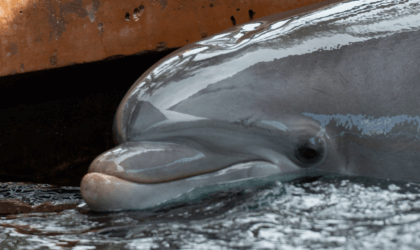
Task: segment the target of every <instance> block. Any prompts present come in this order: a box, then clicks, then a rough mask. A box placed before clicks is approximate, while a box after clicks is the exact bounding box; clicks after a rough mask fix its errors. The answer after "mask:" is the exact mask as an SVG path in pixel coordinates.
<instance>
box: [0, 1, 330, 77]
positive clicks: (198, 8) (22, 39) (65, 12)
mask: <svg viewBox="0 0 420 250" xmlns="http://www.w3.org/2000/svg"><path fill="white" fill-rule="evenodd" d="M322 1H323V0H0V43H1V47H0V76H4V75H9V74H16V73H23V72H28V71H35V70H43V69H48V68H53V67H62V66H66V65H71V64H74V63H84V62H91V61H98V60H101V59H104V58H107V57H111V56H115V55H131V54H135V53H138V52H141V51H147V50H163V49H166V48H176V47H181V46H183V45H185V44H188V43H191V42H194V41H197V40H199V39H201V38H203V37H206V36H209V35H212V34H215V33H217V32H219V31H222V30H224V29H226V28H229V27H232V26H233V25H234V24H240V23H243V22H246V21H249V20H250V19H252V18H254V19H255V18H259V17H263V16H267V15H271V14H274V13H278V12H282V11H286V10H290V9H295V8H298V7H302V6H305V5H308V4H313V3H317V2H322Z"/></svg>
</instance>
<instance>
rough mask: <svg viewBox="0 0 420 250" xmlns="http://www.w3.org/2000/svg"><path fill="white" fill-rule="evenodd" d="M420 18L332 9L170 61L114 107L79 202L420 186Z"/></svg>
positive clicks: (366, 8) (415, 6)
mask: <svg viewBox="0 0 420 250" xmlns="http://www.w3.org/2000/svg"><path fill="white" fill-rule="evenodd" d="M390 11H391V12H392V13H393V15H389V13H390ZM419 12H420V4H419V2H418V0H413V1H406V2H395V1H379V2H378V1H357V0H356V1H344V2H342V1H339V3H336V4H335V5H325V4H324V5H315V6H314V8H313V9H311V10H310V11H308V9H305V10H304V11H301V12H296V11H295V12H294V13H293V14H294V15H292V16H287V15H285V14H281V15H273V16H270V17H266V18H262V19H258V20H255V21H253V22H249V23H246V24H243V25H240V26H236V27H234V28H231V29H229V30H226V31H224V32H222V33H219V34H217V35H214V36H211V37H209V38H206V39H204V40H201V41H199V42H196V43H193V44H190V45H188V46H185V47H183V48H181V49H179V50H177V51H175V52H173V53H172V54H170V55H168V56H167V57H165V58H164V59H162V60H161V61H159V62H158V63H157V64H155V65H154V66H153V67H152V68H150V69H149V70H148V71H146V72H145V73H144V74H143V75H142V76H141V77H140V78H139V79H138V80H137V82H136V83H135V84H134V85H133V86H132V87H131V88H130V90H129V91H128V93H127V94H126V96H125V97H124V99H123V100H122V102H121V104H120V106H119V108H118V110H117V113H116V115H115V121H114V137H115V139H116V141H117V142H118V144H119V146H117V147H115V148H113V149H111V150H108V151H107V152H105V153H103V154H101V155H100V156H98V157H97V158H96V159H95V160H94V161H93V163H92V164H91V166H90V167H89V170H88V174H87V175H86V176H85V177H84V178H83V180H82V183H81V192H82V196H83V198H84V199H85V201H86V202H87V204H88V205H89V206H90V207H91V208H92V209H93V210H97V211H105V210H112V209H140V208H146V207H150V206H154V205H157V204H160V203H162V202H164V201H167V200H170V199H173V198H176V197H179V196H181V195H184V194H191V192H192V191H194V190H202V191H203V192H201V193H202V194H203V193H206V192H214V191H217V190H221V189H224V188H229V187H231V186H235V185H236V186H247V185H254V184H256V183H257V184H258V183H260V184H261V183H264V182H265V181H272V180H273V178H274V179H276V180H291V179H294V178H298V177H302V176H307V175H325V174H337V173H338V174H346V175H359V176H367V177H375V178H389V179H395V180H406V181H420V167H419V162H420V154H418V152H419V150H420V134H419V129H420V117H419V116H418V114H419V113H420V108H419V107H420V106H419V105H418V104H417V102H418V101H417V99H418V96H420V85H419V79H420V71H419V68H418V62H419V61H420V47H419V46H418V42H419V41H420V14H419ZM187 196H188V195H187Z"/></svg>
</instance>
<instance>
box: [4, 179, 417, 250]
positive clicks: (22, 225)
mask: <svg viewBox="0 0 420 250" xmlns="http://www.w3.org/2000/svg"><path fill="white" fill-rule="evenodd" d="M0 198H1V200H0V212H1V213H2V215H1V220H0V224H1V227H0V248H1V249H77V250H81V249H419V248H420V213H419V212H420V185H419V184H416V183H402V182H398V183H396V182H388V181H378V180H372V179H358V178H353V179H349V178H337V177H335V178H327V177H323V178H320V179H312V180H300V181H295V182H292V183H287V184H282V183H279V182H278V183H275V184H273V185H271V186H268V187H265V188H260V189H252V190H233V191H229V192H225V193H218V194H216V195H213V196H212V197H208V198H206V199H204V200H202V201H201V202H199V203H197V204H172V205H171V206H170V207H168V206H167V207H161V208H158V209H154V210H148V211H138V212H115V213H94V212H91V211H90V210H89V209H88V208H87V207H86V204H85V203H84V202H83V200H82V198H81V196H80V193H79V189H78V188H74V187H56V186H49V185H28V184H24V183H3V184H1V185H0ZM18 210H19V211H20V213H19V212H18Z"/></svg>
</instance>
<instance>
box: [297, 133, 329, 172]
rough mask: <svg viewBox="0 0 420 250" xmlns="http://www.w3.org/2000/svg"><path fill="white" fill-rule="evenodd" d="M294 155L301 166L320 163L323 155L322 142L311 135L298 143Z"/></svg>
mask: <svg viewBox="0 0 420 250" xmlns="http://www.w3.org/2000/svg"><path fill="white" fill-rule="evenodd" d="M295 156H296V158H297V160H298V161H299V162H300V163H301V164H302V166H303V167H313V166H316V165H317V164H318V163H320V162H321V161H322V160H323V159H324V156H325V148H324V143H323V141H322V140H321V139H319V138H316V137H313V138H310V139H308V140H304V141H302V142H300V143H298V145H297V147H296V149H295Z"/></svg>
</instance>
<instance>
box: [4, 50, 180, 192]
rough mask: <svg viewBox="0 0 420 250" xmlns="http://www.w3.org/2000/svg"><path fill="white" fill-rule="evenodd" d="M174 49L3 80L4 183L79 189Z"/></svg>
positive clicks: (110, 146) (7, 77)
mask: <svg viewBox="0 0 420 250" xmlns="http://www.w3.org/2000/svg"><path fill="white" fill-rule="evenodd" d="M174 50H175V49H171V50H166V51H160V52H156V51H154V52H148V53H142V54H140V55H133V56H125V57H119V58H116V57H113V58H108V59H106V60H103V61H100V62H94V63H86V64H81V65H73V66H68V67H64V68H57V69H51V70H45V71H37V72H30V73H25V74H19V75H12V76H5V77H1V78H0V98H1V100H2V101H1V103H2V104H1V107H0V181H1V182H8V181H30V182H36V183H49V184H57V185H74V186H79V184H80V180H81V178H82V177H83V175H84V174H85V173H86V171H87V168H88V167H89V164H90V163H91V162H92V160H93V159H94V158H95V157H96V156H98V155H99V154H101V153H103V152H104V151H106V150H108V149H110V148H112V147H114V146H115V144H114V141H113V138H112V124H113V118H114V115H115V112H116V110H117V108H118V105H119V104H120V102H121V100H122V98H123V97H124V95H125V93H126V92H127V91H128V89H129V88H130V87H131V85H132V84H133V83H134V82H135V81H136V80H137V79H138V78H139V77H140V75H141V74H142V73H143V72H144V71H146V70H147V69H148V68H149V67H151V66H152V65H153V64H154V63H155V62H157V61H158V60H159V59H161V58H163V57H164V56H166V55H167V54H169V53H170V52H172V51H174Z"/></svg>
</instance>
